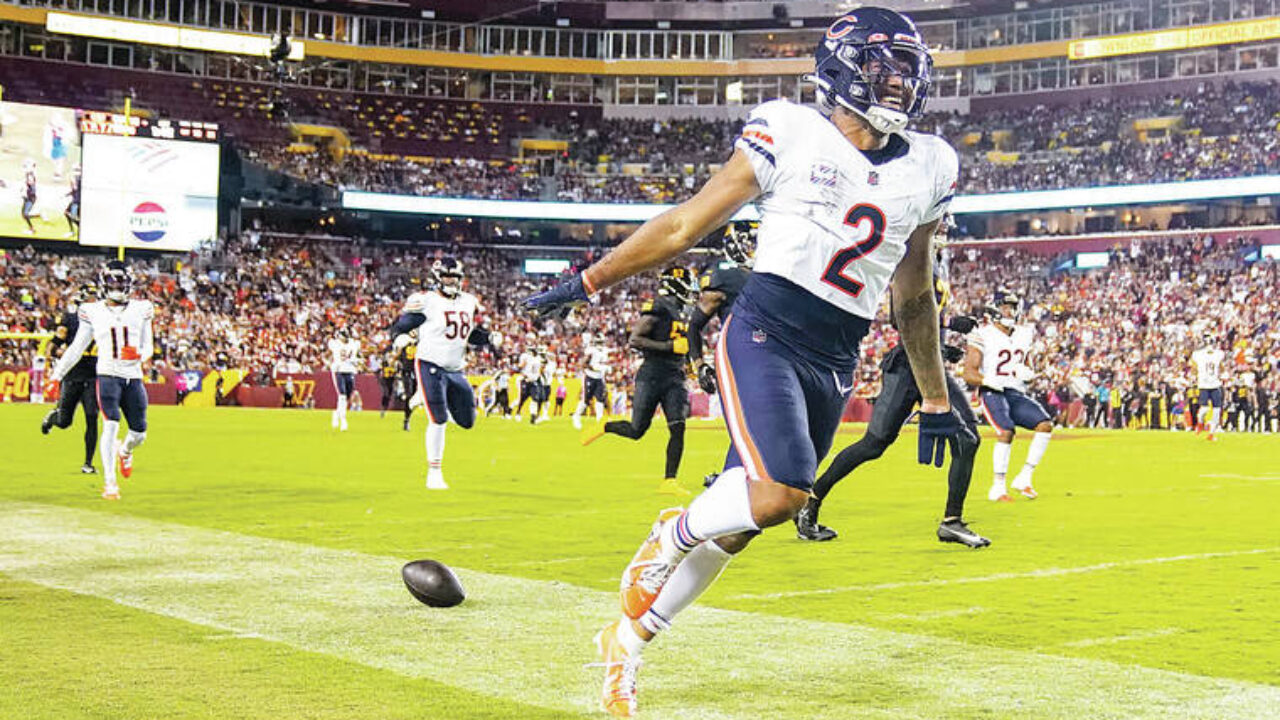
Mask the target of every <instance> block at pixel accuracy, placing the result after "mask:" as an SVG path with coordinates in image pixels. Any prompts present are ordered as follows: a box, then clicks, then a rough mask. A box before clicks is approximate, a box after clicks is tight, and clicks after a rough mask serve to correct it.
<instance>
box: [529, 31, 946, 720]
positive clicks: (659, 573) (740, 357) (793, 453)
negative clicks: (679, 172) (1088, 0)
mask: <svg viewBox="0 0 1280 720" xmlns="http://www.w3.org/2000/svg"><path fill="white" fill-rule="evenodd" d="M932 67H933V60H932V58H931V57H930V54H929V49H928V47H927V46H926V45H925V43H924V40H923V39H922V38H921V36H920V33H919V32H918V31H917V29H916V27H915V25H914V23H912V22H911V20H910V19H908V18H906V17H904V16H903V15H901V14H899V13H897V12H894V11H892V10H886V9H882V8H870V7H863V8H860V9H858V10H857V11H856V12H852V13H850V14H848V15H845V16H843V17H841V18H839V19H838V20H836V21H835V23H833V24H832V25H831V27H830V28H829V29H828V30H827V32H826V35H825V37H823V38H822V39H821V40H820V41H819V44H818V47H817V49H816V54H815V63H814V71H813V73H812V74H811V75H809V76H808V78H807V79H808V80H809V81H810V82H812V83H813V84H814V85H816V86H817V93H816V95H817V99H818V102H817V107H816V108H810V107H805V106H801V105H797V104H794V103H791V102H788V101H786V100H775V101H770V102H767V103H764V104H763V105H760V106H758V107H756V108H755V109H754V110H753V111H752V112H751V114H750V116H749V117H748V118H747V121H746V123H745V124H744V125H743V129H742V134H741V135H740V136H739V137H738V138H737V140H736V142H735V143H734V152H733V155H732V157H730V159H729V160H728V161H727V162H726V163H725V165H724V167H723V168H722V169H721V170H720V171H719V172H717V173H716V174H715V175H714V176H713V177H712V178H711V179H710V180H708V181H707V183H706V185H704V186H703V187H702V189H701V190H699V192H698V194H697V195H695V196H694V197H693V198H691V199H689V200H688V201H686V202H684V203H682V204H680V205H678V206H677V207H675V208H672V209H671V210H668V211H666V212H664V213H662V214H661V215H658V216H657V217H655V218H654V219H652V220H650V221H648V222H646V223H645V224H644V225H642V226H641V227H640V228H639V229H638V230H637V231H636V232H635V233H634V234H632V235H631V236H630V237H629V238H627V239H626V240H625V241H624V242H623V243H622V244H620V245H619V246H618V247H616V248H614V250H613V251H612V252H610V253H609V254H608V255H606V256H605V257H604V258H602V259H601V260H600V261H599V262H597V263H596V264H594V265H592V266H591V267H589V268H587V269H586V270H584V271H583V272H582V273H581V274H580V275H577V276H574V277H573V278H571V279H569V280H566V281H565V282H563V283H561V284H560V285H557V286H556V287H554V288H551V289H550V290H548V291H546V292H544V293H540V294H538V295H535V296H533V297H530V298H527V299H526V300H525V305H526V307H528V308H529V309H530V310H532V311H534V312H536V313H539V314H543V315H550V316H555V315H561V314H563V312H564V310H565V309H566V308H569V307H572V306H573V305H574V304H577V303H584V302H588V301H589V299H590V297H591V295H592V294H594V293H596V292H598V291H601V290H604V289H605V288H608V287H610V286H613V285H615V284H617V283H619V282H621V281H622V280H623V279H625V278H627V277H630V276H632V275H635V274H637V273H640V272H643V271H645V270H648V269H650V268H655V267H658V266H661V265H664V264H665V263H667V262H669V261H671V260H673V259H675V258H676V257H677V256H679V255H680V254H681V253H684V252H685V251H687V250H688V249H690V248H691V247H693V245H695V244H696V243H697V242H698V240H700V239H701V238H703V237H705V236H706V235H707V234H708V233H710V232H711V231H712V230H714V229H716V228H717V227H721V226H723V225H724V224H725V223H727V222H728V221H729V219H730V218H732V217H733V216H734V214H735V213H737V212H738V210H739V209H740V208H742V206H743V205H745V204H747V203H749V202H753V201H754V202H755V203H756V205H757V207H758V209H759V211H760V226H759V230H758V235H757V248H756V256H755V266H754V268H753V272H752V274H751V277H750V279H749V280H747V283H746V285H745V286H744V287H743V288H742V291H741V293H739V294H738V297H737V299H736V300H735V301H734V304H733V307H732V309H731V311H730V314H729V317H728V319H727V320H726V321H725V324H724V328H723V331H722V332H721V334H720V341H719V346H718V348H717V350H716V363H715V366H716V379H717V385H718V386H719V390H720V393H721V401H722V403H723V405H724V408H725V418H726V420H727V423H728V426H729V435H730V440H731V445H730V449H729V452H728V454H727V457H726V460H725V465H724V471H723V472H722V473H721V474H720V475H719V477H718V478H717V479H716V481H715V482H714V483H712V484H711V486H710V487H709V488H708V489H707V490H706V491H705V492H703V494H702V495H700V496H699V497H697V498H695V499H694V500H693V502H692V503H691V504H690V505H689V506H688V507H687V508H674V509H671V510H668V511H664V512H663V513H662V514H661V515H660V516H659V518H658V522H657V523H655V525H654V527H653V529H652V531H651V532H650V533H649V536H648V538H647V539H646V540H645V542H644V543H643V544H642V545H641V547H640V550H639V551H638V552H636V553H635V555H634V556H633V558H632V561H631V563H630V564H629V565H628V566H627V568H626V570H625V571H624V572H623V578H622V610H623V617H621V618H620V619H619V620H618V621H616V622H614V623H612V624H610V625H608V626H607V627H606V628H605V629H604V630H603V631H602V632H601V633H600V635H599V636H598V638H597V645H598V647H599V650H600V652H601V654H602V656H603V657H602V661H603V665H604V667H605V682H604V690H603V693H602V698H601V700H602V704H603V705H604V707H605V709H606V710H608V711H609V712H611V713H613V714H615V715H624V716H629V715H631V714H632V713H633V712H634V710H635V708H636V687H637V685H636V682H635V679H636V677H635V676H636V672H637V669H638V667H639V658H640V653H641V650H642V648H643V647H644V645H645V644H646V643H647V642H648V641H649V640H651V639H652V638H653V636H654V635H655V634H656V633H658V632H660V631H662V630H664V629H666V628H667V627H669V626H670V624H671V622H672V620H673V619H674V618H675V615H676V614H677V613H679V612H680V611H681V610H682V609H683V608H684V607H686V606H688V605H689V604H690V603H691V602H692V601H693V600H694V599H696V598H697V597H698V595H700V594H701V593H702V592H703V591H704V590H706V588H707V587H709V586H710V585H711V583H712V582H713V581H714V580H715V578H716V577H717V576H718V575H719V574H720V571H721V570H722V569H724V567H725V565H726V564H727V563H728V561H729V559H730V558H731V557H733V555H734V554H735V553H737V552H740V551H741V550H743V549H744V548H745V547H746V546H747V543H748V542H750V540H751V539H752V538H753V537H755V536H756V535H757V534H759V532H760V530H761V529H763V528H767V527H770V526H773V525H777V524H779V523H783V522H787V521H789V520H791V518H792V517H794V516H795V514H796V512H797V511H798V510H800V509H801V508H802V507H803V506H804V504H805V502H806V501H807V500H808V498H809V493H810V491H811V490H812V488H813V482H814V474H815V471H816V470H817V467H818V462H819V460H821V459H822V457H823V456H824V455H826V453H827V451H828V450H829V449H830V447H831V441H832V439H833V437H834V435H835V431H836V428H837V426H838V425H839V422H840V416H841V414H842V413H843V411H844V407H845V403H846V400H847V398H848V396H849V393H850V392H851V391H852V390H853V377H854V376H853V371H854V368H855V366H856V365H857V359H858V354H859V346H860V344H861V342H862V338H863V336H864V335H865V334H866V332H867V329H868V327H869V326H870V324H871V321H872V320H873V319H874V318H875V317H876V313H877V311H878V310H879V308H880V304H881V300H882V299H883V297H884V294H885V293H886V292H887V291H889V289H890V286H891V285H892V291H893V297H894V301H895V302H894V311H895V316H896V319H897V323H898V328H899V330H900V333H901V335H902V343H903V347H904V348H905V351H906V353H907V356H908V358H909V360H910V363H911V367H912V369H913V370H914V372H915V378H916V382H917V384H918V386H919V390H920V395H921V397H922V402H921V407H920V418H921V420H920V433H919V437H920V448H919V459H920V461H921V462H922V463H933V464H936V465H938V466H941V465H942V463H943V460H944V457H943V452H944V450H943V449H944V448H945V447H946V443H947V439H948V438H949V437H953V436H954V435H955V434H956V433H957V432H958V430H959V423H958V421H957V420H956V419H955V417H954V416H953V415H952V414H951V412H950V403H949V401H948V397H947V385H946V381H945V379H944V374H943V366H942V356H941V351H940V347H941V345H940V343H939V342H938V310H937V304H936V302H935V299H934V293H933V269H932V259H933V252H932V250H931V247H930V245H931V241H932V238H933V234H934V230H935V229H936V227H937V225H938V222H939V220H940V219H941V218H942V216H943V215H944V214H945V213H946V211H947V207H948V205H949V204H950V201H951V198H952V195H953V194H954V192H955V186H956V175H957V172H958V168H959V162H958V160H957V157H956V152H955V150H954V149H952V148H951V146H950V145H948V144H947V142H946V141H945V140H943V139H942V138H940V137H937V136H934V135H927V134H923V133H917V132H912V131H909V130H907V129H906V127H907V124H908V123H909V122H910V121H911V120H912V119H913V118H916V117H919V116H920V114H921V113H922V112H923V111H924V107H925V102H926V100H927V99H928V94H929V86H930V82H931V72H932Z"/></svg>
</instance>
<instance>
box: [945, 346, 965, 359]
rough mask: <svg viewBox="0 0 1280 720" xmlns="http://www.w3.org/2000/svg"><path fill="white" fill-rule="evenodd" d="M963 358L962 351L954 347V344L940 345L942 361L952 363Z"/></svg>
mask: <svg viewBox="0 0 1280 720" xmlns="http://www.w3.org/2000/svg"><path fill="white" fill-rule="evenodd" d="M963 359H964V351H963V350H961V349H960V348H958V347H956V346H955V345H943V346H942V361H943V362H949V363H954V362H960V361H961V360H963Z"/></svg>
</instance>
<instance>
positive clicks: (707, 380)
mask: <svg viewBox="0 0 1280 720" xmlns="http://www.w3.org/2000/svg"><path fill="white" fill-rule="evenodd" d="M698 387H700V388H702V392H704V393H706V394H708V395H714V394H715V393H716V369H715V368H713V367H711V364H710V363H705V362H701V363H698Z"/></svg>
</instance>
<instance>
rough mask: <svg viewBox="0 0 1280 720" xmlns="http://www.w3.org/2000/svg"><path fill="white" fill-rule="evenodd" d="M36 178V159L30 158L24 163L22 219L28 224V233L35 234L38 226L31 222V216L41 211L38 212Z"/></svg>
mask: <svg viewBox="0 0 1280 720" xmlns="http://www.w3.org/2000/svg"><path fill="white" fill-rule="evenodd" d="M37 182H38V181H37V180H36V161H35V160H32V159H30V158H28V159H26V160H24V161H23V163H22V221H23V222H25V223H26V224H27V234H28V235H35V234H36V226H35V225H32V224H31V218H33V217H35V216H36V215H38V214H39V213H37V212H36V198H37V197H39V190H37V189H36V188H37Z"/></svg>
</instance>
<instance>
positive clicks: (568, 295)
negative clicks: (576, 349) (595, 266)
mask: <svg viewBox="0 0 1280 720" xmlns="http://www.w3.org/2000/svg"><path fill="white" fill-rule="evenodd" d="M589 302H591V297H590V296H589V295H587V289H586V287H585V286H584V285H583V284H582V274H581V273H579V274H577V275H574V276H572V277H570V278H569V279H567V280H564V281H562V282H559V283H556V284H555V285H553V286H552V287H551V289H550V290H544V291H543V292H540V293H537V294H534V295H530V296H529V297H527V298H525V299H524V300H522V301H521V302H520V305H521V307H523V308H524V309H525V311H527V312H530V313H533V314H534V315H536V316H538V317H555V318H559V319H564V318H566V317H568V315H569V313H571V312H573V309H574V308H576V307H579V306H582V305H586V304H587V303H589Z"/></svg>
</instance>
